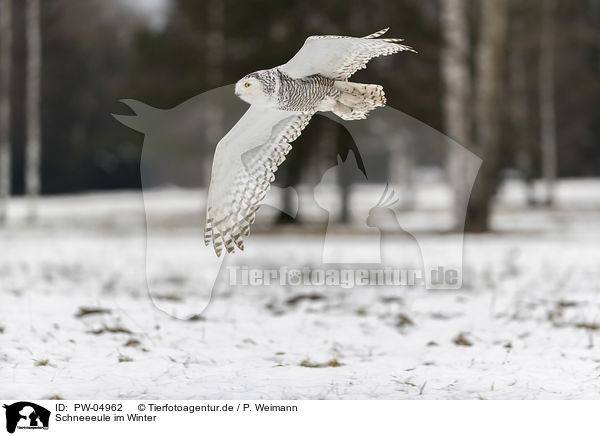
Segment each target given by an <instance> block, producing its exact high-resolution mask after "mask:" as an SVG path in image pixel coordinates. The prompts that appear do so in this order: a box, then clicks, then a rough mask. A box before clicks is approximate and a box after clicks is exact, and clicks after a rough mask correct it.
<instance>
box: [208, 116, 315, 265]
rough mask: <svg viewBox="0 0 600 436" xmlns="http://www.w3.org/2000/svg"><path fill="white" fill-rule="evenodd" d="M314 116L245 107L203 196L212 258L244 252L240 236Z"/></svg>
mask: <svg viewBox="0 0 600 436" xmlns="http://www.w3.org/2000/svg"><path fill="white" fill-rule="evenodd" d="M312 115H313V112H295V111H283V110H278V109H272V108H265V107H258V106H255V105H252V106H250V108H249V109H248V110H247V111H246V113H245V114H244V115H243V116H242V118H240V120H239V121H238V122H237V123H236V125H235V126H233V128H232V129H231V130H230V131H229V133H227V135H225V137H223V139H221V141H219V143H218V144H217V148H216V151H215V157H214V160H213V168H212V175H211V181H210V187H209V191H208V204H207V211H206V225H205V229H204V243H205V244H206V245H207V246H208V245H209V244H211V243H212V244H213V246H214V249H215V252H216V254H217V256H220V255H221V253H222V250H223V247H225V249H226V250H227V252H229V253H232V252H234V251H235V247H236V246H237V247H238V248H239V249H240V250H243V249H244V241H243V239H242V237H243V236H247V235H248V234H249V232H250V225H251V224H252V223H253V222H254V220H255V215H256V212H257V210H258V208H259V207H260V204H261V202H262V201H263V200H264V198H265V196H266V194H267V191H268V190H269V188H270V183H271V182H272V181H273V180H274V178H275V172H276V171H277V168H278V167H279V165H281V163H282V162H283V161H284V160H285V157H286V155H287V154H288V152H289V151H290V149H291V148H292V146H291V144H290V143H291V142H292V141H294V140H295V139H296V138H297V137H298V136H300V133H301V132H302V129H304V127H306V125H307V124H308V122H309V121H310V119H311V117H312Z"/></svg>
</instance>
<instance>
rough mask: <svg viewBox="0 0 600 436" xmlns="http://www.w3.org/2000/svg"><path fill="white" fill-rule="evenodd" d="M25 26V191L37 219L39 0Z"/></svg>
mask: <svg viewBox="0 0 600 436" xmlns="http://www.w3.org/2000/svg"><path fill="white" fill-rule="evenodd" d="M25 27H26V32H27V72H26V85H25V111H26V137H27V143H26V146H25V191H26V194H27V198H28V203H29V210H28V221H29V222H33V221H35V220H36V219H37V199H38V196H39V195H40V187H41V183H40V157H41V127H40V93H41V86H40V85H41V83H40V82H41V67H42V53H41V52H42V47H41V35H40V33H41V32H40V3H39V0H27V9H26V21H25Z"/></svg>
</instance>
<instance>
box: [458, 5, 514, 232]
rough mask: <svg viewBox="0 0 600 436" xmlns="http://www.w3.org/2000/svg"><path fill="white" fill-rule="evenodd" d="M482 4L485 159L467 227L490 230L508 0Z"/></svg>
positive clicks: (480, 94)
mask: <svg viewBox="0 0 600 436" xmlns="http://www.w3.org/2000/svg"><path fill="white" fill-rule="evenodd" d="M480 7H481V20H480V31H479V43H478V47H477V75H476V93H475V111H476V116H475V121H476V124H475V127H476V132H477V136H476V139H477V141H476V142H477V147H476V149H477V150H478V152H479V154H480V155H481V156H482V157H483V163H482V165H481V169H480V170H479V174H478V176H477V180H476V183H475V186H473V191H472V193H471V200H470V202H469V207H468V209H467V225H466V228H467V230H468V231H473V232H483V231H486V230H488V224H489V223H488V221H489V214H490V205H491V202H492V198H493V196H494V194H495V190H496V186H497V183H498V171H499V159H500V153H499V148H500V136H501V135H500V132H501V130H500V122H501V110H502V105H501V98H502V92H503V80H502V79H503V76H504V75H503V71H504V54H505V53H504V52H505V50H504V48H505V44H506V12H507V4H506V0H486V1H484V2H481V3H480Z"/></svg>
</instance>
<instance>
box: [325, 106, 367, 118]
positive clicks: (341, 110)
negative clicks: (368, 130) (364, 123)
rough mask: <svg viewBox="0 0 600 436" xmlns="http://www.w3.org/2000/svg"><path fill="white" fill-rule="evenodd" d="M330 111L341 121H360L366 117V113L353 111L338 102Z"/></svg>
mask: <svg viewBox="0 0 600 436" xmlns="http://www.w3.org/2000/svg"><path fill="white" fill-rule="evenodd" d="M331 111H332V112H333V113H334V114H336V115H337V116H338V117H340V118H341V119H343V120H362V119H364V118H366V117H367V114H366V113H364V112H362V111H358V110H355V109H354V108H352V107H350V106H346V105H345V104H344V103H341V102H339V101H338V102H337V103H336V104H335V105H334V106H333V109H332V110H331Z"/></svg>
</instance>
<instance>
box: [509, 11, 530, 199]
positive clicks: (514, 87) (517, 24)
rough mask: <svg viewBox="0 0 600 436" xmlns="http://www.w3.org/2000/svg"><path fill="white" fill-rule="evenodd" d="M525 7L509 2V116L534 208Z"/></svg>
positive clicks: (520, 169) (517, 164)
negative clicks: (510, 36)
mask: <svg viewBox="0 0 600 436" xmlns="http://www.w3.org/2000/svg"><path fill="white" fill-rule="evenodd" d="M524 6H526V5H524V4H523V3H522V2H521V1H520V0H512V1H511V11H510V13H511V20H510V24H511V25H512V27H511V35H512V36H513V37H512V38H511V40H510V42H509V44H510V49H509V51H508V56H509V58H508V70H509V86H510V90H509V98H510V104H509V109H510V110H509V116H510V121H511V124H512V127H513V129H514V132H515V133H514V146H515V160H516V162H515V163H516V166H517V168H518V170H519V171H520V173H521V176H522V178H523V182H524V184H525V191H526V198H527V204H529V205H533V204H535V195H534V189H533V163H532V150H531V148H532V147H531V144H532V142H533V140H532V138H531V134H530V128H531V127H530V126H531V125H532V121H533V120H532V119H531V117H530V116H529V110H528V100H527V94H528V83H527V66H526V59H527V33H528V29H527V22H526V20H525V17H524V11H523V7H524Z"/></svg>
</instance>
